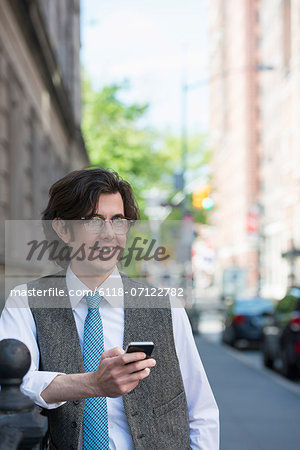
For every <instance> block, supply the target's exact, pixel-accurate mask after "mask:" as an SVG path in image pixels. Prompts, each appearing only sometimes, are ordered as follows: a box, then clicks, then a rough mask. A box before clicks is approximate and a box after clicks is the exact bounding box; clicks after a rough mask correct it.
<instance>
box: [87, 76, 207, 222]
mask: <svg viewBox="0 0 300 450" xmlns="http://www.w3.org/2000/svg"><path fill="white" fill-rule="evenodd" d="M82 78H83V84H82V93H83V120H82V129H83V135H84V138H85V142H86V147H87V151H88V154H89V158H90V161H91V165H92V166H102V167H105V168H106V169H110V170H114V171H117V172H118V173H119V174H120V175H121V176H122V177H123V178H124V179H126V180H128V181H129V182H130V183H131V185H132V186H133V188H134V192H135V195H136V197H137V200H138V203H139V206H140V208H141V212H142V218H144V217H145V216H144V215H143V210H144V208H145V198H144V195H143V193H144V191H147V190H149V189H151V188H152V187H154V186H155V187H158V188H159V189H161V190H164V191H165V192H167V193H169V199H171V197H172V195H173V194H174V186H173V177H174V173H175V171H180V170H181V139H180V137H179V136H174V134H172V133H170V132H163V133H158V132H156V131H153V130H151V129H149V128H146V127H143V126H142V125H141V123H142V119H144V118H145V115H146V113H147V110H148V107H149V105H147V104H137V103H132V104H126V103H125V102H124V101H122V100H120V98H119V97H120V93H121V92H122V91H123V90H124V89H126V87H127V86H126V84H125V83H124V84H121V85H120V84H112V85H109V86H104V87H103V89H102V90H101V91H96V90H94V89H93V87H92V85H91V83H90V81H89V79H88V77H87V75H86V74H83V77H82ZM209 155H210V152H209V151H208V150H207V145H206V142H205V137H204V136H203V135H200V134H199V135H196V136H193V137H192V138H190V139H189V142H188V158H187V162H188V164H187V179H188V180H189V179H192V178H193V177H196V176H197V173H198V171H199V168H201V167H203V166H204V165H207V163H208V161H209ZM162 200H165V198H162ZM173 216H174V218H176V219H177V216H178V218H180V211H173V214H172V216H171V217H172V218H173Z"/></svg>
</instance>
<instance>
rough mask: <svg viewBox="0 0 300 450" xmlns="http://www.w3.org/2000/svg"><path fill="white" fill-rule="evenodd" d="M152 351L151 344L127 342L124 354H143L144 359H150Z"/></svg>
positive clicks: (152, 346) (152, 345)
mask: <svg viewBox="0 0 300 450" xmlns="http://www.w3.org/2000/svg"><path fill="white" fill-rule="evenodd" d="M153 349H154V344H153V342H146V341H145V342H129V344H128V345H127V347H126V349H125V352H126V353H134V352H144V353H146V358H150V356H151V353H152V351H153Z"/></svg>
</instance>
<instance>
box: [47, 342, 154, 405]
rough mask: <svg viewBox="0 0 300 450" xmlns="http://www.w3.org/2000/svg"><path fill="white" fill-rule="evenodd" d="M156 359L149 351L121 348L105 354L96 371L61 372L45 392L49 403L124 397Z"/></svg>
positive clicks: (144, 376) (145, 375) (143, 376)
mask: <svg viewBox="0 0 300 450" xmlns="http://www.w3.org/2000/svg"><path fill="white" fill-rule="evenodd" d="M155 364H156V362H155V360H154V359H152V358H151V359H146V355H145V353H142V352H136V353H125V352H124V350H123V349H121V348H120V347H115V348H112V349H111V350H107V351H106V352H103V353H102V357H101V360H100V363H99V366H98V369H97V370H96V372H88V373H76V374H71V375H57V376H56V377H55V378H54V379H53V380H52V382H51V383H50V384H49V385H48V386H47V387H46V388H45V389H44V390H43V392H42V393H41V396H42V398H43V399H44V400H45V402H47V403H60V402H65V401H71V400H77V399H79V398H88V397H120V396H121V395H124V394H127V392H130V391H132V389H134V388H135V387H136V386H137V385H138V384H139V381H140V380H143V379H144V378H146V377H147V376H148V375H149V373H150V367H154V366H155Z"/></svg>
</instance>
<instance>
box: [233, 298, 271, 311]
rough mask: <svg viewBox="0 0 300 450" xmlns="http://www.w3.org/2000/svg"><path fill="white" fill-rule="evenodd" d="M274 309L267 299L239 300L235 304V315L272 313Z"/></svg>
mask: <svg viewBox="0 0 300 450" xmlns="http://www.w3.org/2000/svg"><path fill="white" fill-rule="evenodd" d="M273 309H274V308H273V303H272V302H271V301H270V300H268V299H266V298H257V297H256V298H250V299H237V300H236V301H235V303H234V313H235V314H261V313H264V312H269V313H271V312H272V311H273Z"/></svg>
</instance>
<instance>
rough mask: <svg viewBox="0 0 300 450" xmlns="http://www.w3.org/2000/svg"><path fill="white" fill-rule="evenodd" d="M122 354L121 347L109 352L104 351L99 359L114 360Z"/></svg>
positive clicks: (111, 349)
mask: <svg viewBox="0 0 300 450" xmlns="http://www.w3.org/2000/svg"><path fill="white" fill-rule="evenodd" d="M123 353H125V352H124V350H123V349H122V348H121V347H114V348H110V349H109V350H105V352H103V353H102V356H101V359H105V358H114V357H116V356H120V355H122V354H123Z"/></svg>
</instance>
